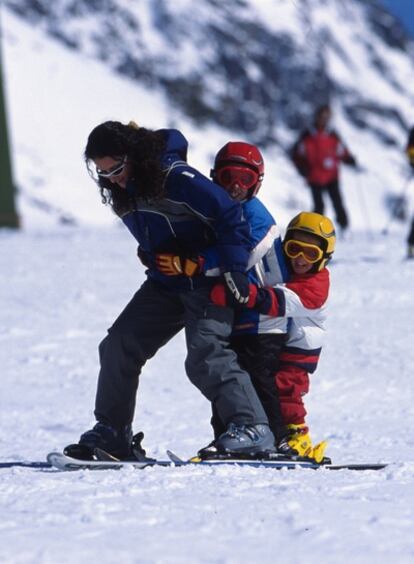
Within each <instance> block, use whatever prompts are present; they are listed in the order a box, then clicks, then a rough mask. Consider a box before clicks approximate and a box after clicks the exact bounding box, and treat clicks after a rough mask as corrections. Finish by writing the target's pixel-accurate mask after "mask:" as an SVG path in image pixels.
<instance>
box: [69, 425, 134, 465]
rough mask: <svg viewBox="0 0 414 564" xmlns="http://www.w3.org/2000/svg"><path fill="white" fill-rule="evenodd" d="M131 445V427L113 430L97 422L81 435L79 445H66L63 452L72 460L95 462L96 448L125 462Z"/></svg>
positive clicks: (129, 454) (129, 453)
mask: <svg viewBox="0 0 414 564" xmlns="http://www.w3.org/2000/svg"><path fill="white" fill-rule="evenodd" d="M131 445H132V429H131V425H127V426H126V427H123V428H122V429H114V428H113V427H111V426H110V425H105V424H104V423H99V422H98V423H97V424H96V425H95V427H93V429H90V430H89V431H86V432H85V433H83V435H81V438H80V439H79V443H75V444H72V445H68V446H67V447H65V448H64V450H63V452H64V454H66V456H71V457H72V458H78V459H80V460H95V459H96V456H95V449H96V448H98V449H101V450H103V451H105V452H107V453H108V454H110V455H112V456H113V457H115V458H118V459H119V460H125V459H126V458H128V457H130V456H131Z"/></svg>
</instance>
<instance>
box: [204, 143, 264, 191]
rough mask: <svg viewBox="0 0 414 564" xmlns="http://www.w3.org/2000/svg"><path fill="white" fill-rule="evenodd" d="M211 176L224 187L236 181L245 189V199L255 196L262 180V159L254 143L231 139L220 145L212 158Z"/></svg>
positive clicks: (228, 186)
mask: <svg viewBox="0 0 414 564" xmlns="http://www.w3.org/2000/svg"><path fill="white" fill-rule="evenodd" d="M210 175H211V178H212V179H213V180H214V182H216V183H217V184H220V186H222V187H223V188H225V189H229V188H231V186H232V185H233V184H234V183H236V182H237V184H238V185H239V186H240V188H242V189H243V190H245V192H246V199H248V200H249V199H250V198H253V196H255V195H256V194H257V193H258V191H259V189H260V187H261V185H262V181H263V176H264V161H263V156H262V154H261V152H260V151H259V149H258V148H257V147H256V145H251V144H250V143H244V142H243V141H231V142H230V143H227V144H226V145H224V147H222V148H221V149H220V150H219V152H218V153H217V155H216V158H215V159H214V168H213V169H212V170H211V173H210Z"/></svg>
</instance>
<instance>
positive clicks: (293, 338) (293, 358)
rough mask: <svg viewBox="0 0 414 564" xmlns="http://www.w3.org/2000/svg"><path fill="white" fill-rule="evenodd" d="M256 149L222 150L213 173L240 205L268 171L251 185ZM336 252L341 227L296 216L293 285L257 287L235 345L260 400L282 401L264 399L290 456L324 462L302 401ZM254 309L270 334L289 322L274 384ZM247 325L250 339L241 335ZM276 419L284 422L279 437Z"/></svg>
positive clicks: (290, 246) (290, 258)
mask: <svg viewBox="0 0 414 564" xmlns="http://www.w3.org/2000/svg"><path fill="white" fill-rule="evenodd" d="M251 147H254V146H248V145H247V144H242V143H228V144H227V145H225V146H224V147H223V148H222V149H221V150H220V151H219V152H218V154H217V156H216V159H215V166H214V169H213V170H212V178H213V180H214V181H215V182H217V183H218V184H220V185H221V186H222V187H223V188H224V189H225V190H226V191H227V192H228V193H229V194H230V195H231V196H232V197H233V198H235V199H238V200H240V201H249V198H252V197H253V196H255V195H256V194H257V192H258V190H259V188H260V185H261V181H262V178H263V174H264V167H263V166H262V167H261V169H260V173H259V170H257V173H259V176H257V177H256V180H257V181H258V182H257V184H252V182H253V179H250V178H249V170H250V167H252V168H253V167H254V166H255V162H260V159H259V158H258V155H260V152H259V153H257V151H258V149H257V148H256V147H254V149H255V150H253V149H252V148H251ZM259 178H260V182H259ZM250 224H251V221H250ZM334 247H335V230H334V226H333V224H332V222H331V220H330V219H329V218H327V217H325V216H322V215H320V214H316V213H307V212H302V213H301V214H299V215H298V216H296V217H295V218H294V219H293V220H292V221H291V222H290V223H289V226H288V228H287V232H286V236H285V240H284V247H283V250H284V255H285V259H286V262H287V265H288V269H289V271H290V274H291V276H290V280H289V281H288V282H287V283H286V284H285V285H283V284H281V282H283V281H281V280H279V281H277V282H276V284H275V282H273V283H271V284H269V283H267V282H266V281H263V279H262V280H261V281H260V282H259V284H257V283H255V284H253V285H251V293H250V299H249V303H248V304H247V307H246V309H245V310H244V311H242V312H239V314H238V316H237V317H236V321H235V325H234V334H233V338H232V341H231V345H232V346H233V348H234V349H235V351H236V352H237V353H238V357H239V362H241V364H242V365H244V367H245V368H246V370H247V371H248V372H249V373H250V375H251V378H252V381H253V384H254V386H255V388H256V391H257V392H258V395H259V397H260V398H263V397H266V395H267V396H269V395H271V396H273V397H274V398H277V399H274V400H273V402H272V403H268V404H267V405H266V403H265V402H264V407H265V410H266V414H267V416H268V418H269V422H270V425H271V428H272V430H273V433H274V434H275V436H278V437H279V438H281V436H282V432H281V431H280V429H283V427H282V426H280V414H279V412H278V406H279V407H280V409H281V416H282V423H283V424H284V425H286V426H287V428H288V431H287V438H288V444H289V446H290V448H291V450H290V453H292V454H298V455H301V456H310V457H312V458H315V459H316V460H317V461H320V460H322V458H323V454H324V451H325V448H326V442H322V443H320V444H319V445H316V446H315V447H314V446H312V442H311V439H310V436H309V430H308V427H307V425H306V423H305V416H306V410H305V406H304V403H303V396H304V395H305V394H306V393H307V392H308V390H309V373H312V372H314V370H315V369H316V366H317V362H318V358H319V355H320V352H321V346H322V342H323V337H324V333H325V329H324V320H325V303H326V300H327V298H328V293H329V272H328V270H327V269H326V264H327V262H328V261H329V260H330V258H331V256H332V253H333V251H334ZM265 261H266V257H264V258H263V259H262V260H261V261H260V262H259V263H258V264H256V266H255V269H256V270H257V269H259V270H260V268H261V267H263V263H264V262H265ZM285 281H286V277H285ZM260 286H273V287H272V288H269V287H266V288H263V287H260ZM212 299H213V301H214V302H215V303H217V304H220V303H222V304H224V303H226V297H225V294H224V293H223V292H222V287H220V286H217V287H216V288H215V289H214V290H213V293H212ZM252 311H253V312H255V314H256V315H259V316H260V315H266V320H267V323H266V330H267V331H268V333H267V335H269V334H271V333H270V332H271V322H270V323H269V317H268V316H270V319H272V320H273V322H277V323H280V320H281V319H284V320H287V319H289V331H288V336H287V340H286V342H285V344H284V346H283V348H282V350H281V352H280V354H279V358H278V359H274V366H277V368H276V370H275V372H274V373H273V375H272V378H271V380H269V378H268V374H266V373H264V372H263V370H262V368H261V357H260V355H258V354H257V352H256V351H255V350H254V348H252V347H251V346H249V344H250V342H252V341H253V340H254V339H255V338H256V339H260V338H262V339H263V338H264V337H266V333H262V335H260V334H255V329H254V328H253V331H252V330H251V329H252V326H251V325H250V327H249V329H248V330H247V331H246V327H247V326H248V324H246V316H247V317H248V316H249V314H251V312H252ZM258 327H260V326H259V325H258V326H257V327H256V330H257V328H258ZM243 328H244V337H241V335H243ZM240 330H241V332H240ZM287 330H288V329H287V327H286V331H287ZM259 331H260V329H259ZM259 331H258V332H259ZM262 353H263V351H262ZM246 359H247V362H246ZM272 388H273V389H272ZM262 401H263V400H262ZM275 421H278V422H279V434H278V431H277V427H276V425H275ZM213 425H214V417H213ZM216 425H217V422H216ZM219 430H220V428H218V429H216V433H215V434H217V432H218V431H219ZM210 450H211V448H210ZM285 452H288V451H287V450H285ZM203 454H205V452H203V451H201V455H203Z"/></svg>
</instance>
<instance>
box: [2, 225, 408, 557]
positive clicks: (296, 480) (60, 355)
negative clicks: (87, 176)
mask: <svg viewBox="0 0 414 564" xmlns="http://www.w3.org/2000/svg"><path fill="white" fill-rule="evenodd" d="M400 237H401V234H399V236H397V235H394V236H391V237H388V238H383V237H382V238H380V236H377V237H376V238H375V239H374V240H362V241H359V245H358V247H357V246H356V245H355V242H348V241H347V242H343V244H342V245H341V247H340V249H339V250H338V253H337V257H336V260H335V261H334V262H333V265H332V268H331V273H332V294H331V309H330V321H329V335H328V343H327V346H326V347H325V350H324V352H323V354H322V358H321V363H320V367H319V368H318V371H317V373H316V374H315V375H314V377H312V385H311V393H310V394H309V396H308V398H307V400H306V401H307V406H308V410H309V417H308V420H309V423H310V427H311V431H312V435H313V437H314V439H315V440H319V439H323V438H327V439H328V440H329V450H328V452H329V454H330V455H331V456H332V457H333V459H334V460H335V461H336V462H342V461H344V462H345V461H371V462H377V461H389V462H394V464H393V465H392V466H391V467H389V468H388V469H386V470H383V471H380V472H376V473H373V472H367V473H356V472H351V471H341V472H334V473H329V472H324V471H319V470H318V471H316V472H314V471H306V470H297V471H286V472H285V471H280V472H279V471H272V470H259V469H235V468H233V469H226V468H217V469H201V468H200V469H198V468H184V469H179V468H177V469H162V468H158V469H147V470H144V471H133V470H131V471H130V470H123V471H119V472H118V471H108V472H105V473H88V472H87V471H81V472H79V473H73V474H60V473H57V472H54V471H33V470H28V469H14V470H0V472H1V474H0V500H1V501H0V514H1V525H0V527H1V539H2V542H1V543H0V561H1V562H7V563H13V564H14V563H19V564H22V563H24V564H26V563H31V564H32V563H33V564H38V563H49V562H55V561H57V560H59V561H60V562H63V563H79V562H88V561H90V560H91V559H97V560H99V561H100V562H102V563H105V564H106V563H108V564H112V563H113V562H122V563H136V562H139V563H141V562H143V563H153V562H156V563H169V564H170V563H174V564H175V563H193V562H202V563H211V562H220V563H221V562H226V563H239V562H243V563H252V562H263V563H271V562H275V561H278V562H283V563H289V564H290V563H302V562H307V563H308V562H309V563H317V562H327V563H335V564H337V563H342V562H344V563H345V562H348V561H349V560H352V561H353V562H355V563H361V564H362V563H365V564H366V563H372V564H374V563H375V564H378V563H384V564H385V563H386V562H389V561H390V560H393V561H395V562H398V563H399V564H400V563H404V564H405V563H407V564H408V563H409V562H412V558H413V554H414V540H413V534H412V524H413V517H414V515H413V513H414V510H413V507H414V494H413V488H412V483H413V478H414V443H413V440H412V434H411V432H410V429H411V427H412V425H413V404H414V397H413V392H412V385H411V384H412V366H413V364H414V350H413V347H412V330H411V327H412V312H413V297H412V290H411V289H412V287H413V284H414V264H412V263H411V262H405V261H402V260H401V259H402V254H403V249H402V247H401V240H400ZM134 247H135V245H134V244H133V242H132V240H131V238H130V237H129V235H128V234H127V232H126V230H124V229H118V228H117V227H112V228H105V229H103V228H101V229H98V228H93V229H92V228H90V229H73V228H67V227H66V228H64V227H61V228H59V229H56V230H51V231H49V232H47V233H45V232H35V231H34V232H26V233H21V234H17V233H2V234H0V264H1V269H0V311H1V312H2V324H1V327H0V343H1V347H0V366H1V367H2V390H1V395H0V429H1V434H0V461H5V460H11V459H18V460H22V459H34V460H42V459H44V457H45V455H46V454H47V452H48V451H49V450H54V449H59V448H61V447H62V446H63V445H65V444H67V443H69V442H72V441H73V440H75V439H77V437H78V436H79V434H80V433H81V432H82V431H84V430H85V429H86V428H88V427H89V426H90V425H91V424H92V423H93V415H92V410H93V401H94V394H95V386H96V377H97V370H98V360H97V345H98V343H99V341H100V339H101V338H102V337H103V336H104V334H105V330H106V328H107V327H108V326H109V325H110V324H111V322H112V320H113V319H114V318H115V316H116V315H117V314H118V313H119V311H120V310H121V309H122V307H123V305H125V303H126V302H127V301H128V299H129V298H130V297H131V296H132V294H133V292H134V291H135V289H136V288H137V286H138V285H139V284H140V282H141V281H142V280H143V270H142V268H141V267H140V266H139V265H138V264H137V262H136V259H135V257H134V250H135V249H134ZM358 249H359V250H358ZM6 265H7V270H6ZM184 356H185V346H184V340H183V337H182V335H179V336H178V337H177V338H176V339H175V340H174V341H173V342H171V343H169V344H168V345H167V346H166V347H165V348H164V349H163V350H161V351H160V352H159V354H158V355H157V356H156V357H155V359H153V360H152V361H151V362H149V363H148V365H147V366H146V367H145V369H144V372H143V376H142V379H141V386H140V391H139V396H138V407H137V413H136V418H135V424H134V426H135V430H137V431H138V430H140V429H142V430H144V431H145V434H146V438H145V445H146V447H147V449H148V452H149V453H150V454H151V455H156V456H159V457H161V456H162V457H164V456H165V449H166V448H173V449H174V450H176V452H177V453H179V454H181V455H183V456H189V455H191V454H193V453H194V452H195V451H196V450H197V448H199V447H200V445H204V444H206V443H207V442H208V441H209V439H210V435H211V433H210V429H209V423H208V421H209V406H208V404H207V402H206V401H205V400H204V398H202V397H201V395H200V394H199V393H198V391H197V390H196V389H195V388H194V387H192V385H191V384H190V383H189V382H188V381H187V379H186V377H185V373H184V369H183V360H184ZM23 539H24V541H23Z"/></svg>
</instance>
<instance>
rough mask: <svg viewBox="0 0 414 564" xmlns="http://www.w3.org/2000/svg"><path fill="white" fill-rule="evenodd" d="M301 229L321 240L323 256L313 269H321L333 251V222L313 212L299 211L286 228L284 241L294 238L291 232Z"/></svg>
mask: <svg viewBox="0 0 414 564" xmlns="http://www.w3.org/2000/svg"><path fill="white" fill-rule="evenodd" d="M294 231H303V232H304V233H309V234H311V235H316V236H317V237H318V238H319V239H320V241H321V244H322V246H321V248H322V250H323V253H324V254H323V258H322V259H321V261H320V262H319V263H316V265H315V267H316V268H315V270H322V269H323V268H324V267H325V266H326V265H327V263H328V262H329V260H330V259H331V257H332V254H333V252H334V251H335V243H336V234H335V226H334V224H333V222H332V221H331V220H330V219H329V217H326V215H321V214H320V213H315V212H301V213H299V214H298V215H296V216H295V217H294V218H293V219H292V220H291V221H290V222H289V225H288V226H287V228H286V235H285V241H287V240H289V239H294V235H293V233H292V232H294Z"/></svg>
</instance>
